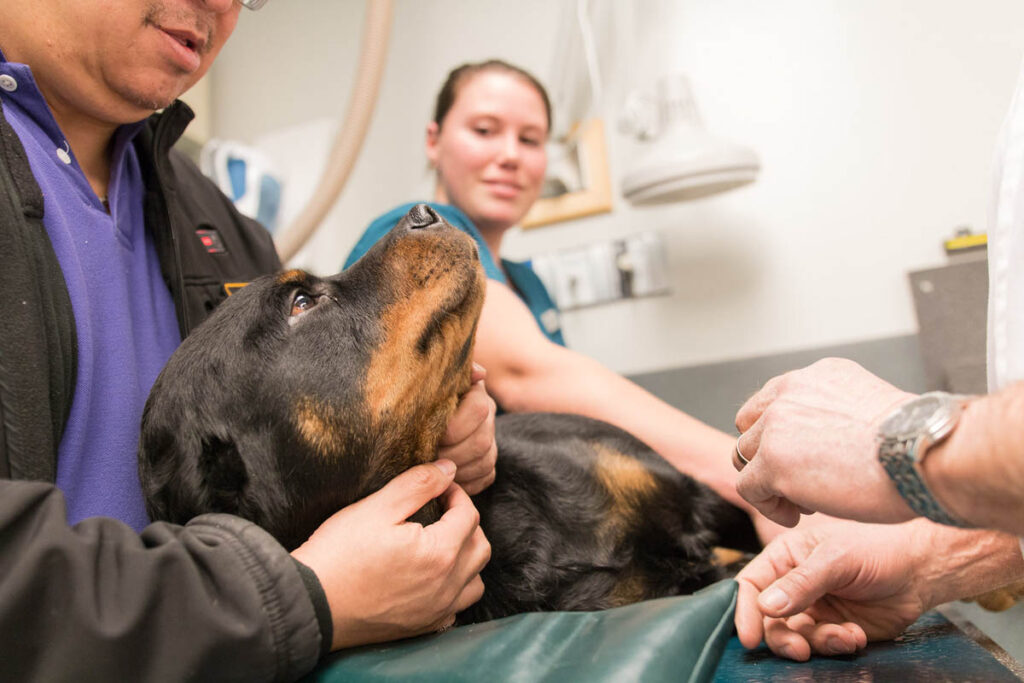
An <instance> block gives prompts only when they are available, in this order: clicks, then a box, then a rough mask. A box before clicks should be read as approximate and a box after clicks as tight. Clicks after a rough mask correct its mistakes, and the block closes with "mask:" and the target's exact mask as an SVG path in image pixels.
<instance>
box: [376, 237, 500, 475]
mask: <svg viewBox="0 0 1024 683" xmlns="http://www.w3.org/2000/svg"><path fill="white" fill-rule="evenodd" d="M461 237H463V236H460V239H461ZM466 239H469V238H468V237H467V238H466ZM465 246H466V245H461V247H465ZM394 250H395V252H397V253H393V254H389V260H388V266H389V269H390V278H389V280H390V281H391V284H392V286H394V288H395V291H394V294H395V296H394V303H393V304H391V305H390V306H388V307H386V308H385V309H384V310H383V311H381V313H380V314H379V320H380V329H381V338H382V339H383V340H384V341H383V343H382V344H381V346H380V347H379V348H378V349H377V350H376V351H375V352H374V353H373V356H372V358H371V361H370V365H369V368H368V370H367V373H366V381H365V385H364V396H365V398H366V403H367V406H368V408H369V412H370V416H371V420H372V421H373V423H374V424H376V425H383V424H386V425H388V427H389V429H392V428H394V427H393V426H394V425H402V426H411V427H413V428H414V429H415V432H414V433H415V437H414V438H415V441H416V446H415V447H416V449H417V450H418V451H421V455H420V456H419V458H418V459H423V458H427V459H432V458H433V454H434V451H436V446H437V442H438V440H439V439H440V438H441V436H442V435H443V434H444V430H445V427H446V425H447V422H448V418H449V417H450V416H451V414H452V413H453V412H454V411H455V407H456V405H457V403H458V396H459V395H460V394H462V393H463V392H465V391H466V390H467V389H468V388H469V377H470V371H471V361H472V349H470V352H469V354H468V355H467V356H466V359H465V362H464V363H463V366H462V367H460V368H459V369H458V370H457V371H456V372H454V373H447V369H448V368H449V367H450V366H451V365H452V363H454V362H455V359H456V358H457V356H458V354H459V353H460V352H461V350H462V348H463V346H464V344H465V343H466V340H467V339H470V340H471V337H472V335H473V333H474V329H475V325H476V320H477V318H478V317H479V312H480V307H481V306H482V304H483V274H482V270H481V269H480V268H479V266H478V265H477V263H476V261H475V259H474V260H472V261H471V260H469V256H471V255H472V253H473V252H472V251H468V250H465V249H463V250H462V251H459V250H457V249H452V248H451V247H450V246H449V245H448V242H446V241H442V240H432V239H412V240H405V241H403V242H402V243H399V244H397V245H395V247H394ZM467 268H472V269H473V270H472V271H471V272H470V271H467ZM459 298H463V300H464V303H459V301H458V300H459ZM446 306H448V307H451V306H456V307H457V308H458V314H457V315H454V314H453V315H452V317H451V318H448V319H446V320H445V322H444V323H443V324H442V330H441V332H440V333H439V334H437V335H436V336H435V337H434V338H433V340H432V342H431V343H430V344H429V346H428V348H427V350H426V352H425V353H420V351H419V350H418V342H419V340H420V338H421V336H422V335H423V333H424V330H426V328H427V326H428V324H429V323H430V321H431V319H432V317H433V316H434V314H435V312H437V311H439V310H441V309H443V308H444V307H446ZM470 343H472V342H471V341H470Z"/></svg>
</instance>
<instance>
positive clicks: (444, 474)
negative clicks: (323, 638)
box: [292, 460, 491, 649]
mask: <svg viewBox="0 0 1024 683" xmlns="http://www.w3.org/2000/svg"><path fill="white" fill-rule="evenodd" d="M454 477H455V465H454V464H453V463H452V462H451V461H449V460H439V461H437V462H436V463H431V464H426V465H419V466H417V467H413V468H412V469H410V470H407V471H406V472H403V473H402V474H400V475H398V476H397V477H395V478H394V479H393V480H391V481H390V482H389V483H388V484H387V485H386V486H384V488H382V489H381V490H379V491H377V492H376V493H373V494H371V495H369V496H367V497H366V498H364V499H362V500H360V501H359V502H357V503H354V504H352V505H349V506H348V507H346V508H343V509H342V510H340V511H339V512H338V513H336V514H335V515H334V516H332V517H331V518H330V519H328V520H327V521H326V522H324V523H323V524H322V525H321V526H320V528H319V529H317V530H316V531H315V532H314V533H313V535H312V536H310V538H309V540H308V541H306V542H305V543H304V544H302V546H300V547H299V548H297V549H296V550H295V551H294V552H293V553H292V555H293V556H294V557H295V559H297V560H299V561H300V562H302V563H303V564H305V565H306V566H308V567H310V568H311V569H312V570H313V571H314V573H315V574H316V575H317V577H318V578H319V580H320V583H321V585H322V586H323V589H324V592H325V593H326V595H327V602H328V604H329V605H330V608H331V617H332V620H333V622H334V639H333V643H332V649H338V648H343V647H352V646H355V645H364V644H367V643H375V642H384V641H389V640H395V639H398V638H407V637H410V636H415V635H419V634H422V633H429V632H431V631H437V630H440V629H444V628H447V627H448V626H451V625H452V623H454V621H455V614H456V613H457V612H460V611H462V610H464V609H466V608H467V607H469V606H470V605H472V604H473V603H474V602H476V601H477V600H479V599H480V597H481V596H482V595H483V590H484V586H483V582H482V581H481V580H480V570H481V569H483V567H484V565H486V564H487V561H488V560H489V559H490V554H491V547H490V544H489V543H488V542H487V539H486V538H485V537H484V533H483V531H482V530H481V529H480V515H479V513H478V512H477V510H476V508H475V507H474V506H473V502H472V501H471V500H470V499H469V496H468V495H466V492H465V491H463V490H462V489H461V488H460V487H459V486H457V485H455V484H454V483H453V480H454ZM438 496H441V497H442V500H443V502H444V506H445V512H444V514H443V515H442V517H441V519H440V520H438V521H437V522H436V523H434V524H431V525H429V526H422V525H420V524H417V523H415V522H408V521H406V520H407V519H408V518H409V517H410V516H411V515H412V514H413V513H414V512H416V511H417V510H419V509H420V508H421V507H423V505H425V504H426V503H427V502H428V501H430V500H432V499H434V498H437V497H438Z"/></svg>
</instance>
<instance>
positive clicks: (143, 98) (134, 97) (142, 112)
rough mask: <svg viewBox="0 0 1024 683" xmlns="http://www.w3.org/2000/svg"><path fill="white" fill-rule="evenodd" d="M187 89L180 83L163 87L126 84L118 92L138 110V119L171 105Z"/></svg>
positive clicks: (127, 103) (123, 99) (128, 103)
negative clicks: (141, 86) (138, 86)
mask: <svg viewBox="0 0 1024 683" xmlns="http://www.w3.org/2000/svg"><path fill="white" fill-rule="evenodd" d="M189 85H191V84H189ZM186 89H187V88H186V87H185V86H183V85H179V84H175V85H174V86H168V87H163V88H152V87H150V88H133V87H130V86H124V87H122V88H119V89H118V90H117V94H118V95H119V96H120V98H121V100H122V101H123V102H124V103H125V104H126V105H128V106H129V107H131V108H132V109H134V110H136V112H135V113H137V114H138V116H137V120H138V119H143V118H146V117H147V116H149V115H150V114H152V113H153V112H155V111H158V110H160V109H164V108H165V107H169V106H170V105H171V104H172V103H173V102H174V101H175V100H176V99H178V96H179V95H181V93H183V92H184V91H185V90H186Z"/></svg>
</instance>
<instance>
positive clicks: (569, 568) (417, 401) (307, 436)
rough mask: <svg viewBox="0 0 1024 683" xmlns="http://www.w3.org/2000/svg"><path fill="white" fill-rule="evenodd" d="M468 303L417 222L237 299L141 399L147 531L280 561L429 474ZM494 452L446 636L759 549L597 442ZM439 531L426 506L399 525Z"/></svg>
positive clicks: (551, 432) (705, 578)
mask: <svg viewBox="0 0 1024 683" xmlns="http://www.w3.org/2000/svg"><path fill="white" fill-rule="evenodd" d="M483 291H484V279H483V272H482V269H481V268H480V265H479V261H478V258H477V254H476V248H475V246H474V244H473V242H472V240H471V239H470V238H468V237H467V236H466V235H464V234H463V233H461V232H459V231H458V230H456V229H454V228H452V227H451V226H448V225H447V224H446V223H444V221H443V220H441V219H440V218H439V217H438V216H437V215H436V214H435V213H434V212H433V211H432V210H431V209H430V208H429V207H426V206H423V205H420V206H417V207H415V208H414V209H413V210H412V211H410V213H409V215H407V216H406V217H405V218H404V219H403V220H402V221H401V222H399V224H398V225H397V226H396V227H395V229H394V230H392V231H391V233H389V235H388V236H387V237H386V238H385V239H383V240H381V241H380V242H379V243H378V244H377V245H376V246H374V248H373V249H371V250H370V251H369V252H368V253H367V254H366V256H364V257H363V258H362V259H361V260H360V261H359V262H358V263H356V264H355V265H354V266H352V267H351V268H350V269H349V270H347V271H345V272H343V273H341V274H339V275H336V276H334V277H331V278H318V277H314V276H312V275H309V274H307V273H304V272H302V271H288V272H285V273H282V274H280V275H277V276H271V277H266V278H262V279H260V280H257V281H255V282H253V283H252V284H250V285H249V286H247V287H245V288H244V289H243V290H241V291H240V292H239V293H237V294H235V295H234V296H232V297H231V298H230V299H228V300H227V301H226V302H225V303H224V304H222V305H221V306H220V307H219V308H218V310H217V311H215V312H214V314H213V315H212V316H211V317H210V319H209V320H208V321H206V322H205V323H204V324H203V325H201V326H200V327H199V328H198V329H197V330H196V331H195V332H194V333H193V334H192V335H190V336H189V337H188V338H187V339H186V340H185V341H184V342H183V343H182V345H181V347H180V348H179V350H178V351H177V352H176V353H175V354H174V356H173V357H172V358H171V360H170V362H169V363H168V365H167V367H166V368H165V369H164V371H163V372H162V373H161V375H160V377H159V378H158V379H157V382H156V384H155V386H154V388H153V391H152V393H151V394H150V398H149V401H148V402H147V404H146V411H145V414H144V417H143V431H142V440H141V444H140V452H139V469H140V476H141V479H142V484H143V489H144V492H145V494H146V497H147V505H148V510H149V513H150V515H151V517H152V518H153V519H164V520H170V521H174V522H181V523H183V522H185V521H187V520H189V519H191V518H192V517H193V516H195V515H197V514H200V513H204V512H230V513H234V514H238V515H241V516H243V517H246V518H248V519H251V520H253V521H255V522H256V523H258V524H260V525H261V526H262V527H264V528H265V529H267V530H268V531H269V532H270V533H272V534H273V535H274V536H275V537H276V538H278V539H279V540H280V541H281V543H282V544H283V545H284V546H285V547H287V548H294V547H296V546H297V545H299V544H300V543H301V542H302V541H304V540H305V539H306V538H307V537H308V536H309V534H310V533H312V531H313V530H314V529H315V528H316V527H317V526H318V525H319V524H320V523H321V522H322V521H323V520H324V519H326V518H327V517H328V516H330V515H331V514H332V513H333V512H335V511H336V510H338V509H339V508H341V507H344V506H346V505H348V504H349V503H352V502H354V501H356V500H358V499H359V498H362V497H364V496H366V495H368V494H369V493H371V492H373V491H375V490H377V489H379V488H380V487H381V486H383V485H384V483H386V482H387V481H388V480H390V479H391V478H392V477H394V476H395V475H396V474H398V473H399V472H402V471H404V470H405V469H407V468H409V467H411V466H413V465H415V464H418V463H422V462H428V461H430V460H432V459H434V457H435V454H436V450H437V443H438V441H439V439H440V438H441V436H442V435H443V433H444V430H445V426H446V424H447V421H448V418H449V417H450V416H451V414H452V412H453V411H454V409H455V406H456V404H457V402H458V396H459V395H460V394H461V393H463V392H464V391H466V390H467V389H468V387H469V381H470V380H469V377H470V367H471V357H472V345H473V337H474V334H475V330H476V321H477V318H478V316H479V312H480V307H481V305H482V301H483ZM496 434H497V441H498V451H499V457H498V465H497V477H496V481H495V483H494V484H493V485H492V486H490V487H489V488H488V489H486V490H485V491H484V492H483V493H481V494H479V495H477V496H475V497H474V502H475V504H476V506H477V508H478V509H479V510H480V515H481V525H482V527H483V529H484V531H485V533H486V535H487V537H488V539H489V540H490V542H491V547H492V559H491V561H490V563H489V564H488V566H487V567H486V568H485V570H484V572H483V574H482V578H483V580H484V584H485V586H486V590H485V594H484V597H483V599H482V600H481V601H480V602H479V603H477V604H476V605H474V606H473V607H472V608H470V609H469V610H467V611H466V612H464V613H462V614H461V615H460V617H459V621H460V622H461V623H468V622H472V621H479V620H484V619H492V618H496V617H501V616H505V615H508V614H514V613H517V612H524V611H532V610H591V609H602V608H606V607H613V606H616V605H621V604H627V603H630V602H635V601H637V600H642V599H646V598H654V597H661V596H665V595H675V594H680V593H689V592H692V591H693V590H695V589H697V588H699V587H701V586H704V585H706V584H708V583H710V582H712V581H715V580H717V579H718V578H720V577H721V576H722V570H721V568H720V567H718V566H716V564H715V563H714V561H713V555H712V546H714V545H725V546H728V547H732V548H740V549H744V550H753V549H755V548H756V544H757V541H756V536H755V535H754V533H753V529H752V527H751V525H750V523H749V520H747V518H746V515H745V514H743V513H742V512H740V511H739V510H738V509H737V508H735V507H733V506H731V505H729V504H728V503H726V502H725V501H724V500H722V499H721V498H719V497H718V496H717V495H716V494H714V493H713V492H711V490H710V489H708V488H707V487H705V486H704V485H702V484H699V483H698V482H696V481H694V480H693V479H691V478H689V477H687V476H685V475H683V474H680V473H679V472H678V471H677V470H676V469H675V468H673V467H672V466H671V465H669V464H668V463H667V462H666V461H665V460H663V459H662V458H661V457H660V456H658V455H657V454H655V453H654V452H653V451H652V450H651V449H650V448H648V447H647V446H645V445H644V444H643V443H641V442H640V441H638V440H637V439H635V438H633V437H632V436H630V435H629V434H626V433H625V432H623V431H621V430H619V429H617V428H615V427H612V426H611V425H608V424H605V423H602V422H598V421H595V420H590V419H587V418H583V417H578V416H570V415H553V414H526V415H508V416H502V417H500V418H498V420H497V423H496ZM723 457H724V456H723ZM439 515H440V510H439V507H438V504H437V502H436V501H435V502H434V503H432V504H430V505H428V506H426V507H425V508H424V509H423V510H420V512H419V513H417V515H416V516H415V519H416V520H417V521H421V522H424V523H430V522H432V521H435V520H436V519H437V518H438V517H439Z"/></svg>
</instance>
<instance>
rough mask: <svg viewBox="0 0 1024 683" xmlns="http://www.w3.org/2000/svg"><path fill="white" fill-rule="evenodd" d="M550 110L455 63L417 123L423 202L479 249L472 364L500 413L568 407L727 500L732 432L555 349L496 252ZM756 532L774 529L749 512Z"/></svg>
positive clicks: (371, 230)
mask: <svg viewBox="0 0 1024 683" xmlns="http://www.w3.org/2000/svg"><path fill="white" fill-rule="evenodd" d="M550 128H551V105H550V102H549V99H548V96H547V93H546V92H545V90H544V87H543V86H542V85H541V84H540V83H539V82H538V81H537V79H536V78H534V77H533V76H532V75H530V74H529V73H528V72H526V71H524V70H523V69H520V68H519V67H516V66H513V65H511V64H508V63H507V62H503V61H500V60H488V61H484V62H479V63H472V64H464V65H462V66H460V67H458V68H456V69H455V70H453V71H452V72H451V73H450V74H449V75H448V78H447V80H446V81H445V83H444V85H443V86H442V88H441V90H440V92H439V93H438V96H437V103H436V107H435V111H434V118H433V120H432V121H431V122H430V123H428V124H427V130H426V133H427V134H426V153H427V158H428V159H429V161H430V163H431V165H432V166H433V168H434V169H435V171H436V175H437V184H436V187H435V192H434V201H433V202H430V206H431V207H432V208H434V209H435V210H436V211H437V212H438V213H439V214H440V215H441V216H442V217H443V218H444V219H445V220H447V221H448V222H449V223H451V224H452V225H453V226H455V227H457V228H459V229H460V230H463V231H464V232H466V233H468V234H469V235H470V236H471V237H473V239H474V240H476V242H477V245H478V247H479V250H480V260H481V262H482V263H483V267H484V271H485V273H486V275H487V278H488V280H487V293H486V297H485V300H484V307H483V313H482V314H481V317H480V323H479V326H478V328H477V336H476V347H475V355H474V360H475V361H476V362H477V363H479V364H481V365H483V366H484V367H485V368H487V388H488V390H489V392H490V393H491V395H492V396H493V397H494V398H495V400H496V401H497V402H498V404H499V405H500V406H501V408H502V409H504V410H505V411H508V412H526V411H551V412H561V413H576V414H580V415H586V416H588V417H592V418H597V419H601V420H604V421H606V422H610V423H612V424H615V425H617V426H619V427H621V428H623V429H625V430H626V431H629V432H631V433H632V434H634V435H635V436H637V437H638V438H640V439H641V440H643V441H644V442H646V443H647V444H648V445H650V446H651V447H652V448H654V449H655V450H656V451H658V452H659V453H660V454H661V455H662V456H664V457H665V458H666V459H668V460H669V461H670V462H671V463H672V464H674V465H675V466H676V467H677V468H679V469H680V470H682V471H683V472H686V473H687V474H690V475H691V476H694V477H696V478H698V479H700V480H702V481H704V482H705V483H707V484H708V485H710V486H711V487H712V488H714V489H715V490H716V491H717V492H718V493H719V494H720V495H722V496H723V497H725V498H726V499H727V500H729V501H731V502H733V503H735V504H736V505H740V506H742V507H743V508H744V509H747V510H751V508H750V506H748V505H747V504H746V503H745V502H743V501H742V500H741V499H740V498H739V496H738V495H737V494H736V488H735V479H736V476H737V475H736V471H735V469H734V468H733V466H732V461H731V454H732V451H733V447H734V438H733V437H730V436H728V435H726V434H725V433H723V432H720V431H718V430H717V429H714V428H712V427H710V426H708V425H706V424H704V423H702V422H700V421H698V420H696V419H694V418H692V417H690V416H689V415H687V414H685V413H683V412H681V411H679V410H677V409H676V408H673V407H672V406H670V405H668V404H667V403H665V402H664V401H662V400H660V399H658V398H657V397H655V396H653V395H652V394H650V393H648V392H647V391H645V390H644V389H642V388H641V387H639V386H637V385H636V384H634V383H633V382H630V381H629V380H627V379H625V378H624V377H622V376H620V375H618V374H616V373H614V372H612V371H611V370H609V369H608V368H606V367H604V366H603V365H601V364H600V363H598V362H597V361H595V360H593V359H591V358H588V357H586V356H584V355H582V354H579V353H576V352H574V351H572V350H570V349H568V348H566V347H565V342H564V340H563V339H562V334H561V330H560V328H559V323H558V311H557V309H556V308H555V305H554V303H553V301H552V299H551V297H550V296H549V295H548V292H547V290H546V289H545V288H544V285H543V284H542V283H541V281H540V279H539V278H538V277H537V275H536V274H535V273H534V272H533V270H532V269H531V268H530V266H529V265H528V264H524V263H516V262H514V261H509V260H505V259H501V258H500V257H499V254H500V251H501V241H502V238H503V237H504V234H505V232H506V231H507V230H508V229H509V228H511V227H513V226H514V225H516V224H518V223H519V221H521V220H522V218H523V216H525V215H526V213H527V212H528V211H529V210H530V207H531V206H532V205H533V203H534V201H536V199H537V197H538V196H539V195H540V189H541V185H542V183H543V181H544V174H545V171H546V168H547V156H546V151H545V145H546V143H547V139H548V133H549V131H550ZM412 205H413V203H408V204H403V205H401V206H399V207H397V208H395V209H393V210H392V211H389V212H388V213H386V214H384V215H382V216H380V217H379V218H377V219H376V220H374V221H373V222H372V223H371V224H370V226H369V227H368V228H367V230H366V232H365V233H364V234H363V236H362V237H361V239H360V240H359V242H358V243H357V244H356V246H355V247H354V249H353V251H352V253H351V254H350V255H349V257H348V260H347V262H346V264H345V265H346V267H347V266H349V265H351V264H352V263H354V262H355V261H356V260H357V259H358V258H359V257H360V256H362V255H363V254H364V253H365V252H366V251H367V250H368V249H369V248H370V247H371V246H372V245H373V244H374V243H375V242H376V241H377V240H378V239H380V238H381V237H382V236H383V235H384V234H386V233H387V232H388V231H389V230H390V229H391V228H392V227H393V226H394V225H395V223H396V222H398V220H399V219H400V218H401V217H402V216H404V215H405V214H406V213H407V212H408V210H409V208H411V206H412ZM457 464H458V466H459V469H460V472H459V477H458V481H460V483H462V484H463V486H464V488H466V490H467V492H469V493H470V494H473V493H477V492H479V491H480V490H482V489H483V488H485V487H486V486H488V485H489V484H490V483H491V481H493V478H494V463H493V462H492V461H490V460H489V459H484V458H477V459H476V460H474V461H472V462H457ZM755 522H757V524H758V527H759V529H760V530H761V532H762V537H763V538H764V537H765V536H766V535H771V534H772V533H774V531H775V527H774V526H773V525H771V524H770V523H768V522H766V521H765V520H764V518H761V517H760V516H759V515H758V516H757V517H756V518H755Z"/></svg>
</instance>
